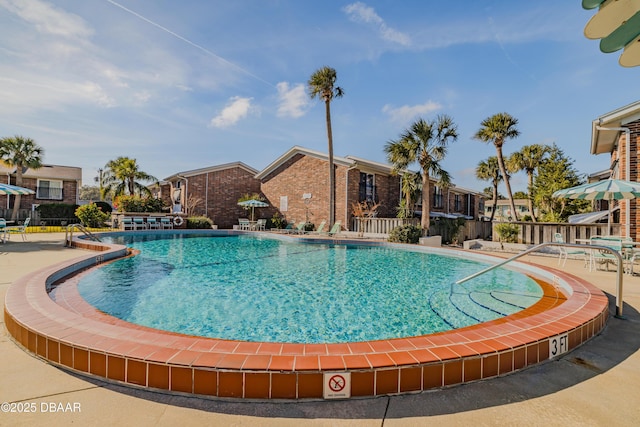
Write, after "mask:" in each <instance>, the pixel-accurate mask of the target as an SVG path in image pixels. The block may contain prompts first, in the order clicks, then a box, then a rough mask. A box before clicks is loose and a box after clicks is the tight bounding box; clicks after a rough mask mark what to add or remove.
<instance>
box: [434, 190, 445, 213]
mask: <svg viewBox="0 0 640 427" xmlns="http://www.w3.org/2000/svg"><path fill="white" fill-rule="evenodd" d="M433 207H434V208H440V209H442V208H443V207H444V197H443V196H442V188H440V187H438V186H437V185H436V186H435V187H433Z"/></svg>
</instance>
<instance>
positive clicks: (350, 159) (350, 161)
mask: <svg viewBox="0 0 640 427" xmlns="http://www.w3.org/2000/svg"><path fill="white" fill-rule="evenodd" d="M298 154H302V155H303V156H309V157H315V158H317V159H321V160H326V161H329V155H328V154H327V153H323V152H321V151H316V150H311V149H309V148H304V147H300V146H298V145H295V146H293V147H291V148H290V149H289V150H287V151H286V152H285V153H284V154H283V155H281V156H280V157H278V158H277V159H275V160H274V161H273V162H271V163H270V164H269V165H268V166H267V167H265V168H264V169H263V170H261V171H260V172H259V173H258V174H257V175H256V178H258V179H262V178H264V177H266V176H268V175H269V174H270V173H271V172H273V171H274V170H276V169H278V168H279V167H280V166H281V165H283V164H284V163H285V162H286V161H287V160H289V159H291V158H292V157H294V156H296V155H298ZM333 163H334V164H336V165H340V166H346V167H350V168H351V167H356V168H358V169H360V170H362V171H367V172H378V173H384V174H390V173H391V171H392V169H393V168H392V166H391V165H388V164H384V163H379V162H374V161H372V160H366V159H361V158H359V157H355V156H346V157H339V156H333Z"/></svg>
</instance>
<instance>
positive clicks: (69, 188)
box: [0, 175, 78, 209]
mask: <svg viewBox="0 0 640 427" xmlns="http://www.w3.org/2000/svg"><path fill="white" fill-rule="evenodd" d="M0 180H1V181H0V182H2V183H3V184H6V183H7V177H6V175H5V176H4V179H3V178H0ZM11 183H12V184H13V185H15V176H12V177H11ZM21 187H24V188H29V189H31V190H33V191H37V187H38V180H37V179H36V178H22V185H21ZM77 191H78V182H77V181H75V180H72V181H64V180H63V181H62V200H54V199H38V198H36V194H25V195H23V196H21V197H20V207H19V209H31V205H33V204H40V205H44V204H50V203H68V204H72V205H73V204H76V203H77V202H78V201H77V199H76V195H77ZM14 200H15V197H13V196H12V197H11V205H10V207H11V208H13V203H14ZM0 206H1V207H3V208H6V207H7V196H5V195H2V196H0Z"/></svg>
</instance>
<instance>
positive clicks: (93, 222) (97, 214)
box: [75, 203, 111, 228]
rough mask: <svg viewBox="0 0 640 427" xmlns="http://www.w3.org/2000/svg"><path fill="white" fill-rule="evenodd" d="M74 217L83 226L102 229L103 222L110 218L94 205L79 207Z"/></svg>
mask: <svg viewBox="0 0 640 427" xmlns="http://www.w3.org/2000/svg"><path fill="white" fill-rule="evenodd" d="M75 215H76V216H77V217H78V218H79V219H80V221H81V222H82V224H83V225H84V226H86V227H93V228H98V227H103V226H104V223H105V221H107V220H108V219H109V218H110V217H111V215H109V214H108V213H106V212H102V210H101V209H100V208H99V207H98V206H96V204H95V203H90V204H88V205H83V206H80V207H79V208H78V209H76V211H75Z"/></svg>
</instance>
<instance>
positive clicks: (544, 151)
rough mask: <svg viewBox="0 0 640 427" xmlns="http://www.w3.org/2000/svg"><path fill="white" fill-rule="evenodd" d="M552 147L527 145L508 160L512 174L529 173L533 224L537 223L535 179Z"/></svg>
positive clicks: (528, 186) (528, 183) (528, 190)
mask: <svg viewBox="0 0 640 427" xmlns="http://www.w3.org/2000/svg"><path fill="white" fill-rule="evenodd" d="M549 150H550V147H549V146H548V145H542V144H531V145H525V146H524V147H522V148H521V149H520V151H516V152H515V153H513V154H511V156H510V157H509V159H508V160H507V167H508V169H509V170H511V172H519V171H525V172H526V173H527V192H528V194H527V199H528V200H529V212H530V213H531V219H532V220H533V222H537V218H536V213H535V210H534V203H533V199H534V196H535V195H534V194H533V178H534V174H535V172H536V170H537V169H538V167H539V166H540V164H542V162H543V161H544V159H545V158H546V156H547V155H548V154H549Z"/></svg>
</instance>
